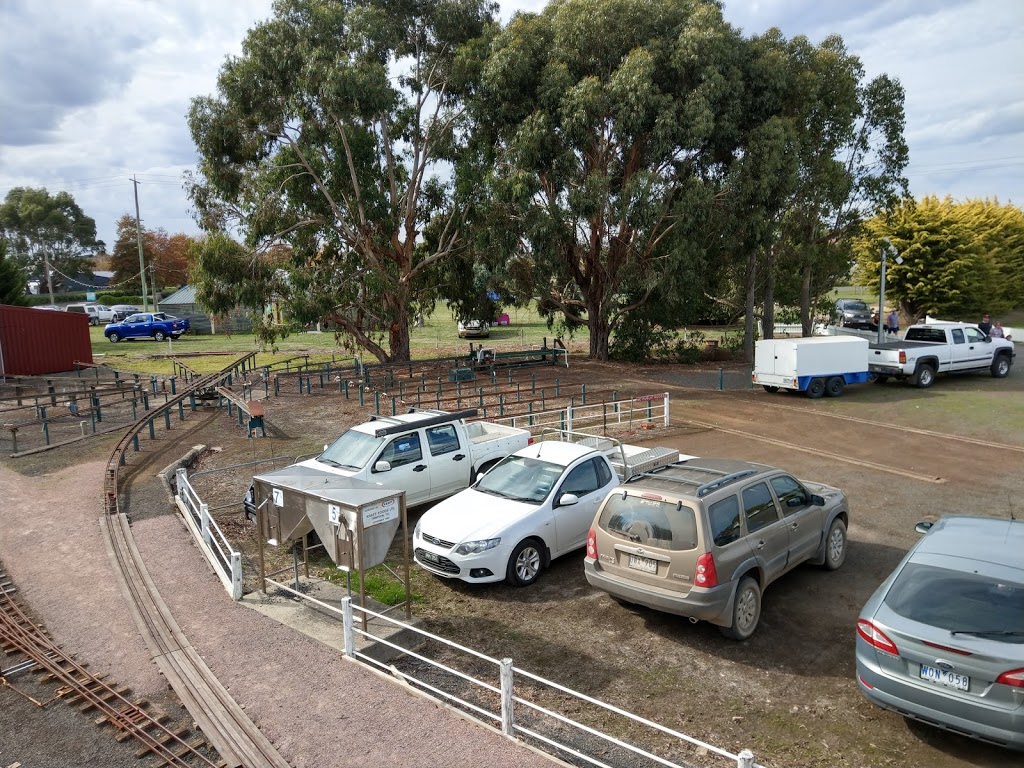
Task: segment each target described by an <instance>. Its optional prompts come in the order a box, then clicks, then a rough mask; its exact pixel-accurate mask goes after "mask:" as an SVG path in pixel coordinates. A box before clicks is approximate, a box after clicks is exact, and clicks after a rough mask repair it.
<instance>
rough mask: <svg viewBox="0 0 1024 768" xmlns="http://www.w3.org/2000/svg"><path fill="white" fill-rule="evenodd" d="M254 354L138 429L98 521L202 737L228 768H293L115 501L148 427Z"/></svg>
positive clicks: (124, 586) (206, 379)
mask: <svg viewBox="0 0 1024 768" xmlns="http://www.w3.org/2000/svg"><path fill="white" fill-rule="evenodd" d="M255 354H256V353H255V352H252V353H249V354H248V355H245V356H244V357H242V358H240V359H238V360H236V361H235V362H234V363H232V364H231V365H229V366H226V367H225V368H223V369H222V370H220V371H219V372H217V373H213V374H209V375H207V376H203V377H201V378H198V379H194V380H192V381H190V382H188V384H187V385H186V386H185V387H184V388H183V390H182V391H181V392H180V393H179V394H177V395H175V396H174V397H172V398H170V399H169V400H168V401H167V402H166V403H163V404H161V405H160V406H158V407H157V408H155V409H153V410H151V411H149V412H147V413H146V415H145V416H143V417H142V418H141V419H139V420H138V421H137V422H135V424H134V425H132V426H131V427H130V428H129V429H128V430H127V432H126V433H125V434H124V436H122V438H121V439H120V440H119V441H118V443H117V445H116V446H115V447H114V449H113V451H112V452H111V456H110V460H109V462H108V463H107V468H106V475H105V478H104V509H105V511H106V513H107V514H106V515H105V516H104V517H103V518H101V520H100V526H101V528H102V530H103V535H104V543H105V544H106V547H107V553H108V555H109V556H110V559H111V562H112V563H113V564H114V566H115V572H116V573H117V574H118V575H119V576H120V578H119V586H120V588H121V591H122V593H123V594H124V596H125V599H126V601H127V603H128V606H129V609H130V611H131V613H132V617H133V618H134V620H135V623H136V625H137V626H138V628H139V631H140V632H141V633H142V636H143V639H144V640H145V641H146V645H147V646H148V647H149V649H150V651H151V653H152V654H153V659H154V661H155V662H156V664H157V666H158V667H160V671H161V672H162V673H163V675H164V677H165V678H166V680H167V682H168V683H169V684H170V685H171V687H172V688H173V689H174V691H175V693H176V694H177V695H178V698H179V699H180V700H181V702H182V704H183V705H184V707H185V708H186V709H187V710H188V712H189V714H190V715H191V716H192V718H193V719H194V720H195V722H196V723H197V724H198V725H199V727H200V729H201V730H202V732H203V735H204V736H205V737H206V739H207V740H208V741H209V742H210V744H211V745H212V746H213V748H214V749H216V750H217V752H218V753H219V754H220V757H221V758H222V759H223V760H224V762H225V764H227V765H229V766H246V767H247V768H262V767H263V766H268V767H269V768H288V763H287V762H286V761H285V760H284V759H283V758H282V757H281V756H280V754H278V752H277V750H276V749H275V748H274V746H273V744H271V743H270V740H269V739H267V737H266V736H264V735H263V734H262V733H261V732H260V731H259V729H258V728H257V727H256V726H255V725H254V724H253V722H252V720H251V719H249V717H248V715H246V714H245V712H244V711H243V710H242V708H241V707H240V706H239V705H238V703H237V702H236V701H235V700H234V699H233V698H232V697H231V695H230V694H229V693H228V692H227V690H226V689H225V688H224V687H223V686H222V685H221V684H220V682H219V681H218V680H217V678H216V676H215V675H214V674H213V672H212V671H211V670H210V668H209V667H208V666H207V665H206V663H205V662H204V661H203V660H202V658H200V656H199V654H198V652H196V650H195V649H194V648H192V646H191V645H190V643H189V641H188V638H187V637H186V636H185V634H184V633H183V632H182V631H181V629H180V627H179V626H178V624H177V622H176V621H175V620H174V617H173V616H172V615H171V612H170V610H169V609H168V608H167V606H166V604H165V603H164V602H163V599H162V598H161V597H160V593H159V591H158V590H157V588H156V585H155V584H154V583H153V581H152V579H151V578H150V576H149V573H148V571H147V570H146V567H145V564H144V563H143V561H142V556H141V554H140V553H139V551H138V548H137V547H136V545H135V539H134V537H133V536H132V533H131V527H130V525H129V522H128V518H127V517H126V516H125V514H123V513H122V512H121V509H120V502H119V498H118V470H119V468H120V466H121V464H122V463H123V462H124V461H125V453H126V452H127V449H128V446H129V444H130V443H131V441H132V440H133V439H134V438H135V437H136V436H137V435H138V433H139V432H140V431H141V430H142V429H143V428H144V427H145V425H146V424H147V423H149V421H150V420H151V419H156V418H159V417H160V416H162V415H164V413H165V411H168V410H169V409H171V408H173V407H175V406H177V405H178V403H180V402H182V401H183V400H184V399H185V398H187V397H189V395H191V394H194V393H195V391H197V390H199V389H203V388H207V387H210V386H214V385H216V384H217V383H219V382H220V381H222V380H223V379H225V378H227V376H228V375H230V374H231V372H232V371H234V370H236V369H238V368H241V367H244V365H245V364H246V363H247V362H248V361H249V360H250V359H251V358H252V357H254V356H255Z"/></svg>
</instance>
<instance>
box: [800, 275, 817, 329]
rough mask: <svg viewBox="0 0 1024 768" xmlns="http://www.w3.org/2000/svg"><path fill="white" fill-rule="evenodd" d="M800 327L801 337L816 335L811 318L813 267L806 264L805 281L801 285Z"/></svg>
mask: <svg viewBox="0 0 1024 768" xmlns="http://www.w3.org/2000/svg"><path fill="white" fill-rule="evenodd" d="M800 325H801V331H802V333H801V335H802V336H811V335H813V334H814V318H813V317H811V265H810V264H804V279H803V282H802V283H801V285H800Z"/></svg>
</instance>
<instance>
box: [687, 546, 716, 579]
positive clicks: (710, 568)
mask: <svg viewBox="0 0 1024 768" xmlns="http://www.w3.org/2000/svg"><path fill="white" fill-rule="evenodd" d="M693 583H694V584H696V585H697V586H698V587H717V586H718V572H717V571H716V570H715V558H714V557H712V556H711V553H710V552H705V553H704V554H703V555H701V556H700V557H698V558H697V570H696V571H695V572H694V574H693Z"/></svg>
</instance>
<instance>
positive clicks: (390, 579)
mask: <svg viewBox="0 0 1024 768" xmlns="http://www.w3.org/2000/svg"><path fill="white" fill-rule="evenodd" d="M322 575H323V577H324V578H325V579H327V581H330V582H332V583H334V584H342V585H344V584H346V583H347V579H346V574H345V572H344V571H339V570H338V569H337V568H333V567H330V566H328V567H325V568H324V569H323V574H322ZM358 579H359V574H358V573H353V576H352V588H353V589H356V588H357V587H358V585H359V581H358ZM363 585H364V586H365V588H366V594H367V595H369V596H370V597H372V598H373V599H374V600H376V601H377V602H378V603H382V604H384V605H401V604H402V603H404V602H405V585H404V584H403V583H402V582H401V581H399V580H398V579H396V578H395V577H394V575H393V574H391V573H390V572H389V571H388V569H387V568H385V567H384V566H383V565H378V566H377V567H375V568H371V569H370V570H368V571H366V573H364V574H363ZM409 596H410V599H411V600H412V601H413V602H414V603H415V602H419V601H420V600H422V599H423V596H422V595H418V594H416V593H415V592H410V595H409Z"/></svg>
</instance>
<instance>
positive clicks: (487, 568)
mask: <svg viewBox="0 0 1024 768" xmlns="http://www.w3.org/2000/svg"><path fill="white" fill-rule="evenodd" d="M556 434H557V435H558V436H559V437H563V438H566V439H567V440H568V439H571V440H575V441H576V442H566V441H565V440H541V441H539V442H537V443H534V444H533V445H531V446H529V447H527V448H523V449H521V450H519V451H516V452H515V453H514V454H512V455H511V456H509V457H507V458H506V459H504V460H503V461H502V462H500V463H499V464H497V465H496V466H495V467H494V468H493V469H492V470H491V471H490V472H488V473H487V474H485V475H483V476H482V477H481V478H480V479H479V480H477V481H476V483H474V484H473V486H472V487H471V488H468V489H467V490H465V491H463V492H462V493H458V494H456V495H455V496H452V498H450V499H446V500H445V501H442V502H441V503H440V504H438V505H436V506H435V507H432V508H431V509H429V510H427V511H426V512H424V513H423V516H422V517H421V518H420V520H419V522H418V523H417V524H416V529H415V530H414V531H413V555H414V558H415V560H416V562H417V563H419V564H420V565H421V566H422V567H423V568H425V569H426V570H428V571H430V572H431V573H433V574H436V575H438V576H443V577H445V578H450V579H462V580H463V581H466V582H469V583H471V584H479V583H486V582H493V581H502V580H506V581H508V583H509V584H511V585H513V586H517V587H524V586H527V585H529V584H532V583H533V582H535V581H536V580H537V577H538V576H539V575H540V573H541V571H542V570H543V569H544V568H546V567H547V566H548V564H549V563H550V562H551V560H552V559H554V558H556V557H559V556H560V555H564V554H566V553H567V552H572V551H573V550H577V549H579V548H581V547H583V546H584V545H585V544H586V542H587V532H588V531H589V530H590V525H591V523H592V522H593V520H594V514H595V513H596V511H597V508H598V507H599V506H600V504H601V502H602V501H603V500H604V497H605V496H606V495H607V494H608V491H610V490H611V489H613V488H614V487H615V486H617V485H618V484H619V483H620V482H621V481H623V480H626V479H628V478H630V477H633V476H635V475H637V474H639V473H641V472H649V471H651V470H653V469H656V468H657V467H660V466H665V465H667V464H671V463H673V462H676V461H679V460H680V459H681V458H687V457H681V456H680V454H679V451H676V450H673V449H670V448H643V447H640V446H635V445H623V444H622V443H620V442H619V441H617V440H613V439H611V438H605V437H595V436H592V435H580V434H578V433H570V432H565V431H556ZM688 458H693V457H688Z"/></svg>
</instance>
